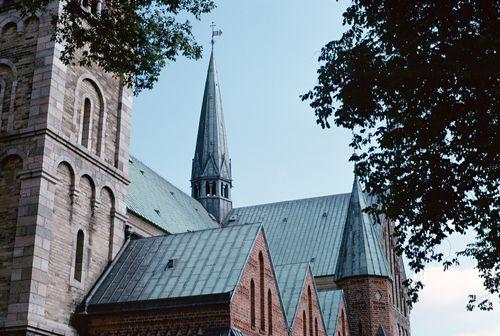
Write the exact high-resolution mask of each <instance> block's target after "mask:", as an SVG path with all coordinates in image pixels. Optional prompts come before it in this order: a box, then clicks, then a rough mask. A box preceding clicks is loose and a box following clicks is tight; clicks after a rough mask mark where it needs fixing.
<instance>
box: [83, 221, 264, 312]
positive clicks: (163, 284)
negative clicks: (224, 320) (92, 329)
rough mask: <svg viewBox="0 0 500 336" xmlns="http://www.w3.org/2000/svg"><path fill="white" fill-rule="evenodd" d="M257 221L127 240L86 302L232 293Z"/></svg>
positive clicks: (252, 241) (91, 303) (128, 301)
mask: <svg viewBox="0 0 500 336" xmlns="http://www.w3.org/2000/svg"><path fill="white" fill-rule="evenodd" d="M260 227H261V226H260V225H244V226H234V227H230V228H222V229H211V230H202V231H196V232H187V233H180V234H173V235H165V236H158V237H150V238H141V239H136V240H131V241H130V242H129V244H128V245H127V246H126V247H125V248H124V250H123V251H122V252H121V253H120V255H119V256H118V258H117V259H116V260H115V261H114V262H113V264H112V266H111V268H110V270H109V272H107V273H106V274H105V276H104V278H103V280H102V281H101V282H100V283H99V284H98V285H97V286H96V289H95V290H93V291H92V293H91V294H90V297H89V298H88V305H89V307H91V306H92V305H102V304H119V303H130V302H144V301H149V300H161V299H172V298H176V299H178V298H188V297H195V296H201V295H215V294H224V293H231V292H232V291H233V290H234V288H235V286H236V285H237V283H238V281H239V277H240V274H241V272H242V270H243V267H244V266H245V264H246V260H247V258H248V255H249V253H250V251H251V249H252V246H253V244H254V242H255V239H256V237H257V234H258V233H259V231H260Z"/></svg>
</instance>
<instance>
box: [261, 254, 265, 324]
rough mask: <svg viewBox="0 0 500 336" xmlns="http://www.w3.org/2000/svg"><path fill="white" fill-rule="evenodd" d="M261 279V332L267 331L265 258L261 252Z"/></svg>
mask: <svg viewBox="0 0 500 336" xmlns="http://www.w3.org/2000/svg"><path fill="white" fill-rule="evenodd" d="M259 278H260V284H259V285H260V295H259V298H260V330H262V331H264V330H266V321H265V312H264V309H265V306H264V256H263V255H262V252H259Z"/></svg>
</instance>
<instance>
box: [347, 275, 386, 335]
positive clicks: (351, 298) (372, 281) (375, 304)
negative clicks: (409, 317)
mask: <svg viewBox="0 0 500 336" xmlns="http://www.w3.org/2000/svg"><path fill="white" fill-rule="evenodd" d="M338 285H339V287H340V288H342V289H343V290H344V297H345V301H346V306H347V318H348V321H349V327H350V331H351V335H352V336H375V335H376V333H377V330H378V328H379V327H380V326H381V327H382V328H383V330H384V331H385V334H386V335H387V336H393V335H395V334H394V330H393V313H392V304H391V297H390V296H391V291H392V284H391V281H390V280H389V279H387V278H377V277H356V278H348V279H343V280H340V281H338Z"/></svg>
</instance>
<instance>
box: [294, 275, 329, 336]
mask: <svg viewBox="0 0 500 336" xmlns="http://www.w3.org/2000/svg"><path fill="white" fill-rule="evenodd" d="M309 291H310V293H311V295H310V296H309ZM309 301H311V307H309ZM310 308H311V309H310ZM304 316H305V317H306V320H305V321H304ZM289 323H290V324H291V328H292V329H291V331H290V336H326V330H325V325H324V323H323V317H322V314H321V310H320V307H319V302H318V297H317V294H316V290H315V288H314V283H313V277H312V275H311V272H309V271H308V272H307V276H306V281H305V282H304V287H303V288H302V292H301V294H300V301H299V304H298V306H297V312H296V315H295V320H294V321H293V324H292V321H290V322H289ZM304 331H305V332H306V333H305V334H304Z"/></svg>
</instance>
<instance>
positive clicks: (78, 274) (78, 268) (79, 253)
mask: <svg viewBox="0 0 500 336" xmlns="http://www.w3.org/2000/svg"><path fill="white" fill-rule="evenodd" d="M84 238H85V237H84V235H83V231H82V230H78V233H77V235H76V251H75V274H74V278H75V280H77V281H82V270H83V242H84Z"/></svg>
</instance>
